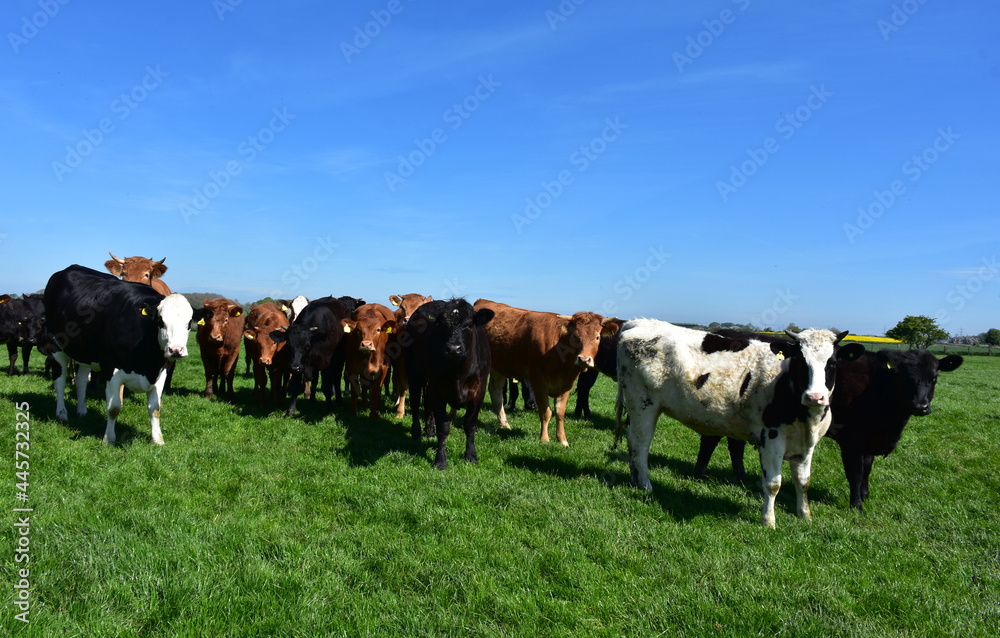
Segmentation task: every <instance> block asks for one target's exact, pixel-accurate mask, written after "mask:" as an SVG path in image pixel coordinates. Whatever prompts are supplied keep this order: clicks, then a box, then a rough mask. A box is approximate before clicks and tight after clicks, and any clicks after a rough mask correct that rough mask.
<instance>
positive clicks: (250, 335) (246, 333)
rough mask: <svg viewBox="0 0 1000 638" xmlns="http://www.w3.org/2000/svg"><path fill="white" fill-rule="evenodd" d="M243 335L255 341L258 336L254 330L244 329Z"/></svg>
mask: <svg viewBox="0 0 1000 638" xmlns="http://www.w3.org/2000/svg"><path fill="white" fill-rule="evenodd" d="M243 336H244V337H246V338H247V339H249V340H250V341H253V340H254V339H256V338H257V335H255V334H254V333H253V330H244V331H243Z"/></svg>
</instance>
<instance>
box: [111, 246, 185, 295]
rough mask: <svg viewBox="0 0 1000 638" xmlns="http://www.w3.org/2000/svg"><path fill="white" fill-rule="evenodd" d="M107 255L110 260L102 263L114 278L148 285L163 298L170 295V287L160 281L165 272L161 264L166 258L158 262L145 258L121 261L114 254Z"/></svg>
mask: <svg viewBox="0 0 1000 638" xmlns="http://www.w3.org/2000/svg"><path fill="white" fill-rule="evenodd" d="M108 254H109V255H111V259H109V260H108V261H106V262H104V267H105V268H107V269H108V272H110V273H111V274H112V275H114V276H115V277H120V278H121V280H122V281H133V282H135V283H139V284H148V285H150V286H152V287H153V290H155V291H156V292H158V293H160V294H161V295H163V296H167V295H169V294H170V286H168V285H167V284H165V283H163V280H162V279H160V277H162V276H163V273H165V272H167V267H166V266H164V265H163V262H165V261H166V260H167V258H166V257H164V258H163V259H161V260H160V261H153V260H152V259H149V258H147V257H126V258H125V259H122V258H121V257H115V255H114V253H112V252H110V251H109V252H108Z"/></svg>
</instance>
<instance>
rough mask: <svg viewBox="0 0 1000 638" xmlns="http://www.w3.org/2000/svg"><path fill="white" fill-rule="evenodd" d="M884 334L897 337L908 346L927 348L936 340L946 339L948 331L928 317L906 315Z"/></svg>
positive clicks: (893, 337)
mask: <svg viewBox="0 0 1000 638" xmlns="http://www.w3.org/2000/svg"><path fill="white" fill-rule="evenodd" d="M885 336H887V337H889V338H890V339H899V340H900V341H902V342H903V343H905V344H906V345H908V346H910V348H927V347H929V346H930V345H931V344H932V343H934V342H936V341H941V340H943V339H947V338H948V333H947V332H946V331H945V330H942V329H941V327H940V326H938V325H937V322H936V321H934V320H933V319H931V318H930V317H925V316H924V315H919V316H916V317H915V316H913V315H907V316H906V317H905V318H904V319H903V320H902V321H900V322H899V323H897V324H896V326H895V327H894V328H892V329H890V330H887V331H886V333H885Z"/></svg>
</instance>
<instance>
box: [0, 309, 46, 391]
mask: <svg viewBox="0 0 1000 638" xmlns="http://www.w3.org/2000/svg"><path fill="white" fill-rule="evenodd" d="M3 297H5V298H6V299H5V300H3V301H0V343H4V342H6V343H7V355H8V357H9V359H10V367H9V368H8V369H7V374H10V375H13V374H14V369H15V364H16V363H17V349H18V348H21V365H22V369H23V371H24V374H28V363H29V361H30V359H31V349H32V348H33V347H38V349H39V351H40V352H43V353H45V352H46V348H45V345H44V338H43V335H44V331H45V305H44V303H43V301H42V296H41V295H39V294H31V295H22V296H21V298H20V299H12V298H11V297H10V295H3ZM46 367H48V366H46Z"/></svg>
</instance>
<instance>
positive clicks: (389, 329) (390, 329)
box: [382, 319, 396, 335]
mask: <svg viewBox="0 0 1000 638" xmlns="http://www.w3.org/2000/svg"><path fill="white" fill-rule="evenodd" d="M382 332H384V333H386V334H390V335H391V334H392V333H394V332H396V320H395V319H389V320H388V321H386V322H385V323H383V324H382Z"/></svg>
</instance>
